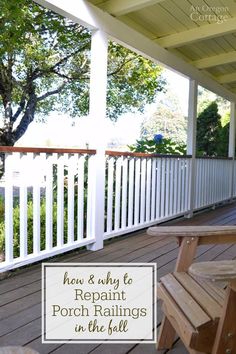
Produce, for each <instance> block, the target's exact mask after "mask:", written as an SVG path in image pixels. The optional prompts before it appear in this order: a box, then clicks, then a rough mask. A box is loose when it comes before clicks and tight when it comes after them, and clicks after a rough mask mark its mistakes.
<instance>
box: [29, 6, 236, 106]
mask: <svg viewBox="0 0 236 354" xmlns="http://www.w3.org/2000/svg"><path fill="white" fill-rule="evenodd" d="M90 1H91V2H95V3H96V2H98V6H95V5H94V4H92V3H90V2H88V1H85V0H77V1H65V0H35V2H37V3H38V4H40V5H42V6H44V7H47V8H49V9H51V10H53V11H55V12H57V13H59V14H60V15H62V16H65V17H68V18H70V19H71V20H73V21H75V22H78V23H80V24H82V25H84V26H86V27H88V28H89V29H91V30H97V29H100V30H102V31H104V32H105V33H106V34H107V35H108V36H110V38H111V39H114V40H115V41H117V42H119V43H121V44H122V45H124V46H126V47H128V48H130V49H132V50H135V51H136V52H138V53H140V54H142V55H143V56H145V57H147V58H150V59H151V60H153V61H155V62H157V63H160V64H162V65H164V66H166V67H167V68H169V69H172V70H174V71H177V72H178V73H181V74H182V75H184V76H186V77H188V78H190V79H192V80H196V81H197V82H198V83H199V84H200V85H202V86H203V87H205V88H207V89H209V90H211V91H213V92H215V93H216V94H218V95H220V96H222V97H224V98H225V99H227V100H229V101H232V102H236V92H234V91H235V87H234V86H232V87H229V83H231V82H234V81H235V82H236V75H235V74H234V75H232V73H225V74H223V75H219V76H217V77H214V75H213V74H212V73H211V72H210V71H207V68H211V67H212V66H216V65H225V63H226V64H228V63H229V62H234V61H235V62H236V51H234V50H231V51H230V52H224V53H220V54H219V55H213V56H210V57H203V58H200V59H197V60H189V58H186V56H185V55H183V54H180V52H178V51H177V50H178V48H181V47H182V46H188V45H193V44H194V43H198V42H199V41H204V40H206V39H208V40H209V39H211V38H215V37H217V38H219V37H222V36H224V35H226V34H228V33H232V32H233V31H234V30H235V32H236V17H235V18H234V17H233V18H230V19H228V21H226V22H225V23H224V24H223V26H221V25H220V24H216V23H213V24H205V25H204V26H199V27H194V28H191V29H189V30H184V31H182V32H177V30H176V32H175V33H172V34H170V35H167V36H162V37H160V38H156V37H155V36H151V35H150V32H149V31H148V30H147V29H146V28H147V26H145V25H144V26H143V28H142V26H141V25H140V24H139V25H137V23H136V24H135V23H134V21H133V20H132V19H131V20H127V17H125V15H126V14H130V13H133V12H137V11H138V13H139V16H142V11H143V9H144V8H146V7H149V6H152V7H153V6H161V4H164V3H166V2H168V3H170V2H171V1H173V0H119V1H117V0H109V1H105V2H104V1H99V0H90ZM181 1H182V0H180V1H179V3H180V2H181ZM99 6H100V7H101V8H100V7H99ZM107 11H109V12H110V13H108V12H107ZM114 16H118V17H114ZM119 16H120V18H119ZM126 16H127V15H126ZM156 21H157V24H158V21H160V22H161V21H163V20H162V19H161V18H157V19H156ZM131 24H132V25H131ZM145 27H146V28H145ZM137 28H138V29H137ZM151 37H153V38H151ZM235 45H236V37H235ZM173 48H175V49H173ZM227 85H228V87H227Z"/></svg>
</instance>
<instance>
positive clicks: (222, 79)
mask: <svg viewBox="0 0 236 354" xmlns="http://www.w3.org/2000/svg"><path fill="white" fill-rule="evenodd" d="M216 79H217V81H218V82H219V83H220V84H228V83H230V82H234V81H236V73H231V74H225V75H221V76H218V77H217V78H216Z"/></svg>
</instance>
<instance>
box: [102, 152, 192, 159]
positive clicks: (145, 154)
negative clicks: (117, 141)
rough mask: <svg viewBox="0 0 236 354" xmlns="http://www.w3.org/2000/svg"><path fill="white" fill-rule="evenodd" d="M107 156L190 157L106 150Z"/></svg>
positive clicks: (185, 156)
mask: <svg viewBox="0 0 236 354" xmlns="http://www.w3.org/2000/svg"><path fill="white" fill-rule="evenodd" d="M106 155H108V156H130V157H147V158H148V157H169V158H177V159H178V158H188V159H189V158H191V157H192V155H167V154H148V153H144V152H129V151H113V150H106Z"/></svg>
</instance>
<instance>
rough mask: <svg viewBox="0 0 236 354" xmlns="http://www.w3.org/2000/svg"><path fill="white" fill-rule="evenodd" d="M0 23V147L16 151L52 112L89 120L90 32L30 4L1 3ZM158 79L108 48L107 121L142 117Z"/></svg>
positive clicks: (144, 65) (154, 71)
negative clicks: (131, 114) (13, 147)
mask: <svg viewBox="0 0 236 354" xmlns="http://www.w3.org/2000/svg"><path fill="white" fill-rule="evenodd" d="M0 21H1V27H0V28H1V29H0V107H1V108H2V124H1V128H0V145H14V144H15V142H16V141H17V140H19V139H20V138H21V137H22V136H23V134H24V133H25V132H26V130H27V128H28V126H29V124H30V123H31V122H32V121H33V120H34V119H35V117H40V116H41V117H46V115H47V114H48V112H50V111H52V110H58V111H60V112H67V113H70V114H71V115H72V116H80V115H85V114H87V112H88V104H89V95H88V92H89V71H90V60H89V58H90V43H91V34H90V32H89V31H88V30H87V29H85V28H84V27H82V26H80V25H79V24H76V23H73V22H72V21H70V20H68V19H65V18H63V17H61V16H59V15H57V14H55V13H53V12H52V11H50V10H48V9H45V8H42V7H40V6H39V5H37V4H35V3H34V2H33V1H30V0H18V1H15V0H7V1H6V0H0ZM160 74H161V68H160V67H159V66H157V65H155V64H154V63H152V62H151V61H149V60H147V59H145V58H143V57H141V56H140V55H137V54H135V53H133V52H131V51H130V50H128V49H125V48H123V47H121V46H120V45H118V44H115V43H110V45H109V67H108V111H107V115H108V116H109V117H110V118H111V119H114V120H115V119H116V118H117V117H118V116H119V115H120V114H121V113H124V112H126V111H128V110H132V111H135V110H139V111H142V110H143V108H144V106H145V104H146V103H150V102H152V101H153V100H154V98H155V95H156V92H157V91H159V90H162V88H163V85H164V82H163V81H162V80H161V79H160ZM41 119H44V118H41Z"/></svg>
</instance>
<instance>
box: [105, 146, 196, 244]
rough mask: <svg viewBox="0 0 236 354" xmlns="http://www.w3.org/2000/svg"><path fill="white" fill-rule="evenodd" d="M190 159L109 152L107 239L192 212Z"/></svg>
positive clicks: (186, 157)
mask: <svg viewBox="0 0 236 354" xmlns="http://www.w3.org/2000/svg"><path fill="white" fill-rule="evenodd" d="M190 166H191V159H190V156H170V155H166V156H161V157H160V156H159V157H156V156H151V155H150V154H133V153H130V154H129V153H117V152H111V151H110V152H107V168H106V170H107V174H106V183H107V190H106V199H105V200H106V203H105V216H106V224H105V238H109V237H113V236H115V235H120V234H124V233H126V232H131V231H134V230H137V229H140V228H143V227H145V226H149V225H152V224H156V223H157V222H161V221H164V220H167V219H170V218H173V217H176V216H179V215H183V214H185V213H187V212H188V210H189V200H190V195H189V192H190V190H189V177H190Z"/></svg>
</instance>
